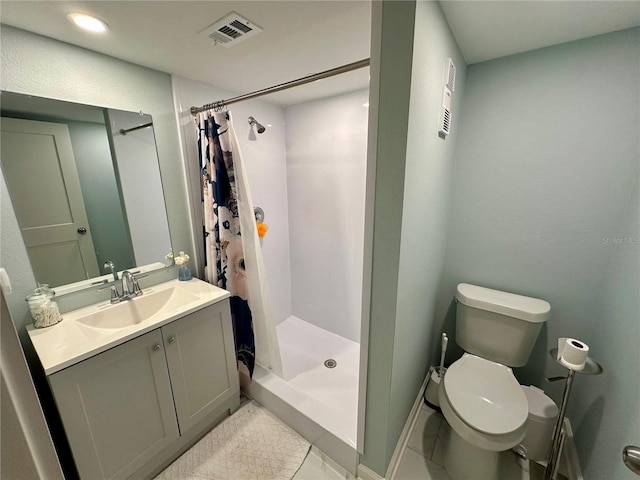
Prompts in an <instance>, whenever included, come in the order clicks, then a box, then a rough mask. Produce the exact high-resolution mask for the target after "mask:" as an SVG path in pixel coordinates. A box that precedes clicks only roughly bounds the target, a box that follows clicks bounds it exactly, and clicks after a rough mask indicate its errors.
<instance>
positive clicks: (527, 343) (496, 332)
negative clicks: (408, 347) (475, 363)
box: [455, 283, 551, 367]
mask: <svg viewBox="0 0 640 480" xmlns="http://www.w3.org/2000/svg"><path fill="white" fill-rule="evenodd" d="M455 298H456V303H457V307H456V343H457V344H458V345H460V347H462V349H463V350H465V351H466V352H469V353H472V354H474V355H478V356H479V357H482V358H486V359H487V360H492V361H494V362H498V363H501V364H503V365H507V366H509V367H521V366H523V365H526V363H527V361H528V360H529V355H531V350H532V349H533V345H534V344H535V343H536V339H537V338H538V333H540V328H541V327H542V324H543V323H544V322H545V321H546V320H547V319H548V318H549V312H550V311H551V306H550V305H549V303H547V302H545V301H544V300H540V299H537V298H531V297H525V296H523V295H516V294H514V293H507V292H501V291H500V290H493V289H491V288H485V287H479V286H476V285H470V284H468V283H461V284H459V285H458V287H457V288H456V294H455Z"/></svg>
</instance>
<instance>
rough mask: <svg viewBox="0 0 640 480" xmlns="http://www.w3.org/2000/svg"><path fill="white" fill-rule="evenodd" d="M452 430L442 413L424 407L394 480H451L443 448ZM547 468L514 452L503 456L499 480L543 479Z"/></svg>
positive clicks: (503, 453)
mask: <svg viewBox="0 0 640 480" xmlns="http://www.w3.org/2000/svg"><path fill="white" fill-rule="evenodd" d="M450 432H451V427H450V426H449V424H448V423H447V421H446V420H445V419H444V417H443V416H442V414H441V413H439V412H437V411H435V410H433V409H432V408H429V407H428V406H427V405H423V406H422V408H421V409H420V413H419V414H418V418H417V420H416V423H415V425H414V426H413V430H412V431H411V435H410V436H409V440H408V442H407V448H405V449H404V451H403V453H402V458H401V460H400V465H399V467H398V470H397V472H396V475H395V477H394V479H393V480H451V477H450V476H449V474H448V473H447V471H446V469H445V468H444V446H445V445H446V442H447V439H448V436H449V434H450ZM543 476H544V467H542V466H540V465H538V464H537V463H535V462H530V461H528V460H525V459H523V458H521V457H519V456H518V455H516V454H514V453H513V452H511V451H506V452H502V453H501V454H500V475H499V478H498V479H496V480H542V478H543Z"/></svg>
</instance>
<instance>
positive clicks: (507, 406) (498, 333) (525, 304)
mask: <svg viewBox="0 0 640 480" xmlns="http://www.w3.org/2000/svg"><path fill="white" fill-rule="evenodd" d="M455 299H456V343H457V344H458V345H460V347H462V348H463V349H464V350H465V352H466V353H464V354H463V356H462V357H461V358H460V359H459V360H457V361H456V362H454V363H453V364H452V365H451V366H450V367H449V368H448V369H447V371H446V373H445V374H444V377H443V379H442V381H441V385H440V388H439V392H438V401H439V403H440V408H441V409H442V413H443V415H444V417H445V419H446V421H447V423H449V425H450V426H451V432H450V434H449V438H448V440H447V442H446V444H445V448H444V463H445V467H446V469H447V472H448V473H449V475H450V476H451V477H452V478H453V480H495V479H497V478H498V459H499V453H500V452H501V451H505V450H509V449H511V448H513V447H515V446H516V445H518V444H519V443H520V442H521V441H522V440H523V438H524V436H525V434H526V431H527V418H528V416H529V404H528V401H527V397H526V396H525V394H524V393H523V391H522V388H521V387H520V384H519V383H518V381H517V380H516V378H515V376H514V375H513V371H512V370H511V367H520V366H523V365H525V364H526V363H527V360H528V359H529V355H530V353H531V350H532V349H533V346H534V343H535V341H536V338H537V336H538V333H539V331H540V328H541V326H542V323H544V322H545V321H546V320H547V319H548V318H549V312H550V306H549V304H548V303H547V302H545V301H544V300H539V299H536V298H531V297H525V296H522V295H517V294H512V293H507V292H502V291H499V290H493V289H489V288H485V287H479V286H475V285H469V284H465V283H461V284H459V285H458V286H457V289H456V295H455Z"/></svg>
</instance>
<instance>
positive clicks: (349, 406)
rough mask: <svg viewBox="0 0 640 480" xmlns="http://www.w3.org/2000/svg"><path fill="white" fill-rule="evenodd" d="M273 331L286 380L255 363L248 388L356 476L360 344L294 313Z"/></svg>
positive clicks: (257, 398) (249, 393) (261, 401)
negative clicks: (332, 364)
mask: <svg viewBox="0 0 640 480" xmlns="http://www.w3.org/2000/svg"><path fill="white" fill-rule="evenodd" d="M276 330H277V334H278V341H279V343H280V354H281V357H282V364H283V370H284V377H285V378H286V379H288V380H284V379H282V378H280V377H278V376H277V375H274V374H272V373H271V372H269V371H268V370H266V369H264V368H262V367H261V366H259V365H256V368H255V371H254V374H253V382H252V384H251V386H250V387H249V388H248V390H247V392H246V393H247V394H248V395H249V396H250V397H252V398H254V399H255V400H257V401H258V402H259V403H261V404H262V405H264V406H265V407H267V408H268V409H269V410H270V411H272V412H273V413H274V414H276V415H277V416H279V417H280V418H281V419H282V420H283V421H284V422H285V423H287V424H288V425H289V426H290V427H292V428H293V429H294V430H296V431H297V432H298V433H300V434H301V435H302V436H303V437H305V438H306V439H307V440H308V441H309V442H311V443H312V444H313V445H315V446H316V447H318V448H319V449H320V450H322V451H323V452H325V453H326V454H327V455H329V457H331V458H332V459H333V460H334V461H336V462H337V463H338V464H340V465H341V466H342V467H343V468H345V469H346V470H347V471H349V472H351V473H352V474H354V475H355V471H356V466H357V459H358V455H357V452H356V435H357V421H358V366H359V361H360V345H359V344H358V343H356V342H353V341H351V340H347V339H345V338H342V337H340V336H338V335H335V334H334V333H331V332H328V331H327V330H323V329H322V328H319V327H316V326H314V325H311V324H310V323H307V322H305V321H303V320H300V319H299V318H296V317H293V316H292V317H289V318H288V319H287V320H285V321H284V322H282V323H280V324H279V325H278V326H277V328H276ZM329 358H332V359H334V360H335V361H336V363H337V365H336V367H335V368H327V367H325V366H324V361H325V360H327V359H329Z"/></svg>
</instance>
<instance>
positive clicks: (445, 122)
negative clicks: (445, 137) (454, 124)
mask: <svg viewBox="0 0 640 480" xmlns="http://www.w3.org/2000/svg"><path fill="white" fill-rule="evenodd" d="M450 126H451V112H450V111H449V110H447V109H446V108H445V109H444V119H443V123H442V131H443V132H444V133H446V134H449V132H450V130H449V127H450Z"/></svg>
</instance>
